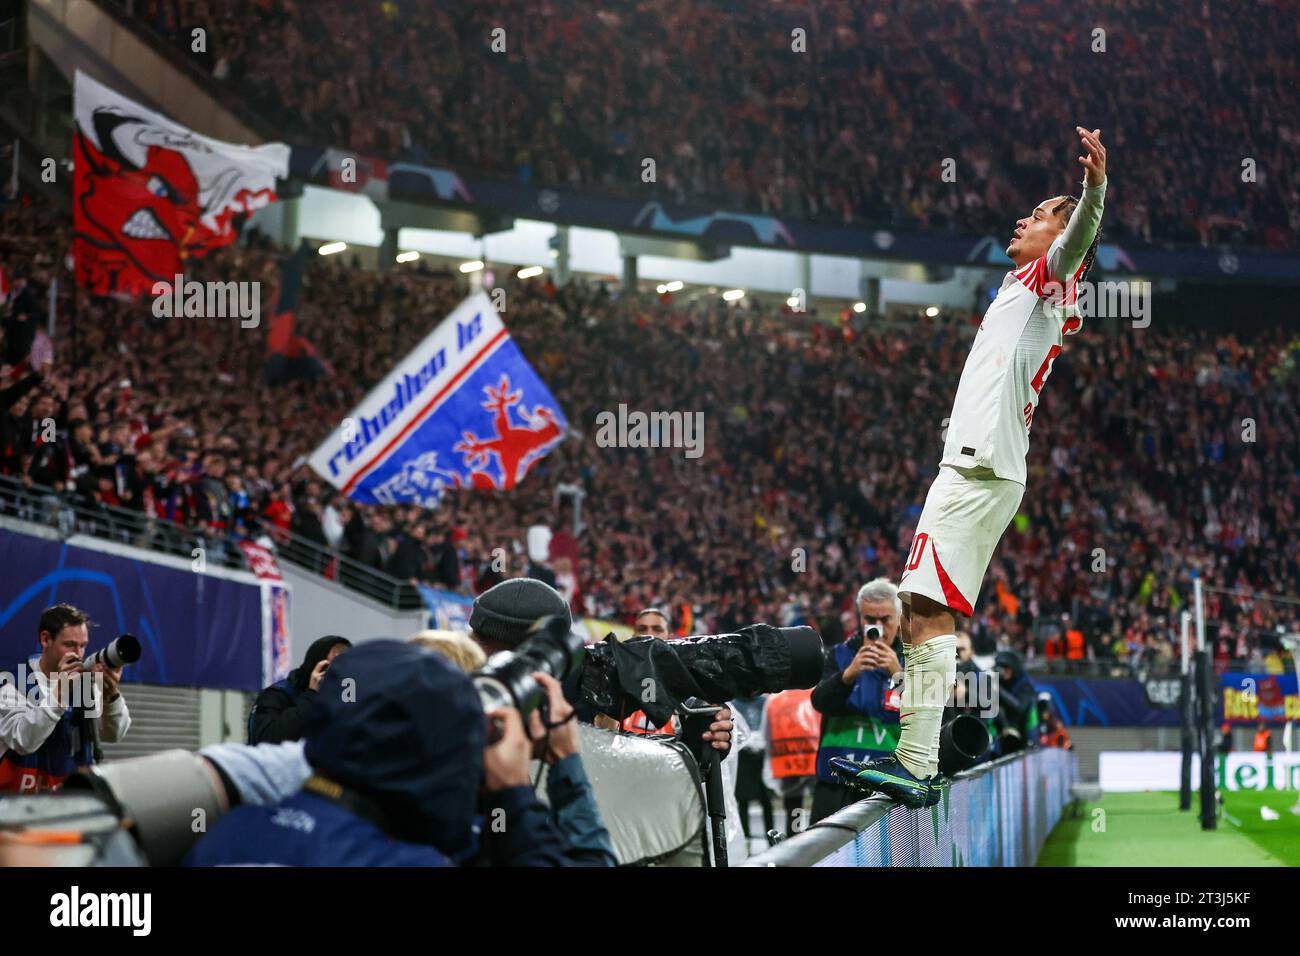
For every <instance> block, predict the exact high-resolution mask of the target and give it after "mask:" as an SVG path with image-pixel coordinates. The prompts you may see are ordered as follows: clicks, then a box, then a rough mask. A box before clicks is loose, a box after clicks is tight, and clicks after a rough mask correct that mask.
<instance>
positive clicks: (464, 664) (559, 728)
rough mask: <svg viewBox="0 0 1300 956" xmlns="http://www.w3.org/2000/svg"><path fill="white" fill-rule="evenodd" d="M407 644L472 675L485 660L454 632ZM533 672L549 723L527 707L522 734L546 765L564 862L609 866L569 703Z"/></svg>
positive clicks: (426, 634) (608, 847)
mask: <svg viewBox="0 0 1300 956" xmlns="http://www.w3.org/2000/svg"><path fill="white" fill-rule="evenodd" d="M410 643H412V644H418V645H419V646H421V647H425V648H428V649H429V650H431V651H433V652H434V653H435V654H439V655H441V656H443V657H445V658H447V659H448V660H449V661H451V662H452V663H453V664H455V665H456V666H457V667H458V668H460V669H461V670H462V671H464V672H465V673H467V674H471V675H472V674H473V673H474V672H475V671H478V670H480V669H481V668H482V667H483V664H484V663H485V661H484V654H483V650H482V648H480V647H479V646H478V645H477V644H476V643H474V641H473V640H472V639H471V638H469V637H467V636H466V635H464V634H462V633H461V632H459V631H421V632H420V633H418V634H416V635H414V636H413V637H412V638H411V639H410ZM533 677H534V679H536V680H537V682H538V683H540V684H541V685H542V688H543V689H544V690H545V691H546V698H547V710H546V716H547V720H549V724H548V723H546V722H544V721H543V719H542V715H541V713H540V712H539V711H533V712H532V713H530V714H529V715H528V736H529V738H530V739H531V740H532V741H534V744H533V753H532V756H533V759H535V760H540V761H542V762H543V763H545V764H546V766H547V773H546V802H547V804H548V806H549V807H550V812H551V819H552V820H553V821H554V822H555V825H556V827H558V828H559V830H560V832H561V834H563V835H564V837H565V838H566V840H567V842H568V846H567V847H566V849H565V857H566V859H567V863H568V864H569V865H572V866H615V865H617V862H618V861H617V859H615V857H614V848H613V846H612V844H611V843H610V840H609V832H608V831H607V830H606V829H605V822H604V820H602V819H601V816H600V810H599V808H598V807H597V806H596V798H595V795H594V794H593V793H592V790H591V783H590V782H589V781H588V780H587V773H586V771H585V770H584V769H583V767H582V758H581V756H580V755H579V750H580V745H579V740H578V728H577V724H576V721H575V720H574V717H575V716H576V715H575V713H574V708H573V705H572V704H570V703H569V702H568V701H567V700H565V699H564V690H563V688H562V687H561V686H560V682H559V681H557V680H556V679H555V678H553V677H551V676H550V675H549V674H543V673H541V672H540V671H539V672H536V673H534V674H533Z"/></svg>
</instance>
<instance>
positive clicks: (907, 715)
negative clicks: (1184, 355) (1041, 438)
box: [831, 126, 1106, 807]
mask: <svg viewBox="0 0 1300 956" xmlns="http://www.w3.org/2000/svg"><path fill="white" fill-rule="evenodd" d="M1076 132H1077V133H1078V134H1079V140H1080V142H1081V144H1082V149H1083V152H1084V155H1083V156H1080V157H1079V162H1080V163H1081V164H1082V165H1083V168H1084V188H1083V196H1082V198H1079V199H1076V198H1074V197H1072V196H1056V197H1053V198H1052V199H1047V200H1044V201H1043V202H1041V203H1039V204H1038V206H1037V207H1035V209H1034V211H1033V212H1032V213H1030V214H1029V215H1028V216H1026V217H1025V218H1023V219H1021V220H1019V221H1018V222H1017V223H1016V230H1015V233H1014V234H1013V235H1012V237H1011V243H1010V245H1008V246H1007V255H1008V256H1009V257H1010V258H1011V261H1012V262H1014V263H1015V269H1014V270H1012V271H1011V272H1008V273H1007V274H1006V276H1005V277H1004V278H1003V280H1002V288H1001V289H1000V290H999V292H998V295H997V298H996V299H994V300H993V303H992V304H991V305H990V306H989V308H988V311H987V312H986V313H985V314H984V321H983V323H981V324H980V327H979V331H978V332H977V333H976V335H975V342H974V344H973V345H972V346H971V350H970V355H969V357H968V358H967V359H966V367H965V368H964V369H963V370H962V373H961V381H960V382H959V383H958V385H957V397H956V398H955V399H954V401H953V406H952V416H951V419H950V421H949V425H948V434H947V439H946V441H945V443H944V448H943V459H942V460H941V461H940V463H939V475H938V477H937V478H936V479H935V480H934V483H933V484H931V485H930V491H929V494H927V495H926V498H925V508H924V510H923V511H922V512H921V520H920V521H918V522H917V526H916V536H915V537H914V538H913V540H912V550H911V552H910V554H909V555H908V558H907V566H906V569H905V571H904V573H903V577H902V581H901V582H900V584H899V587H898V592H899V594H898V596H899V598H900V599H901V600H902V601H903V625H902V633H903V641H904V642H905V645H906V664H905V667H904V679H903V697H902V713H901V714H900V717H901V723H902V735H901V737H900V738H899V741H898V747H897V749H896V751H895V753H894V756H892V757H888V758H884V759H880V760H871V761H867V762H866V763H858V762H856V761H853V760H847V759H841V758H835V759H832V760H831V764H832V765H833V766H834V768H835V772H836V773H837V774H839V775H840V776H841V777H843V778H844V779H845V780H846V782H848V783H850V784H853V785H854V786H857V787H859V788H860V789H863V790H866V791H869V792H878V793H883V794H886V795H888V796H890V797H892V798H894V799H895V800H898V801H899V802H900V803H903V804H905V805H907V806H910V807H920V806H932V805H933V804H935V803H937V802H938V798H939V793H940V785H941V783H940V780H939V775H938V769H939V729H940V720H941V719H942V716H943V708H944V704H945V703H946V702H947V698H948V693H949V691H950V689H951V688H952V685H953V681H954V679H955V677H956V667H957V651H956V636H955V634H956V629H955V618H954V615H955V614H958V613H960V614H964V615H967V616H969V615H970V614H971V613H972V612H973V610H974V608H973V606H972V605H973V602H974V601H975V599H976V598H977V596H978V594H979V589H980V582H981V581H982V580H983V579H984V572H985V570H987V568H988V564H989V560H990V559H991V558H992V557H993V549H994V548H995V547H997V543H998V540H999V539H1000V538H1001V537H1002V532H1003V531H1005V530H1006V527H1007V525H1008V524H1009V523H1010V521H1011V519H1012V517H1014V515H1015V513H1016V509H1017V508H1018V507H1019V506H1020V499H1021V497H1022V495H1023V494H1024V491H1025V456H1026V455H1027V454H1028V452H1029V428H1030V425H1032V424H1033V420H1034V410H1035V409H1036V408H1037V406H1038V396H1039V393H1040V392H1041V391H1042V388H1043V383H1044V382H1046V381H1047V376H1048V375H1050V374H1051V371H1052V362H1054V361H1055V360H1056V357H1057V356H1058V355H1059V354H1060V353H1061V345H1062V342H1063V337H1064V336H1066V335H1071V334H1073V333H1075V332H1078V331H1079V329H1080V328H1082V326H1083V319H1082V317H1081V316H1080V315H1079V309H1078V304H1077V300H1078V295H1077V283H1078V282H1079V281H1080V280H1081V279H1082V278H1083V277H1084V276H1086V275H1087V272H1088V269H1089V268H1090V267H1091V265H1092V260H1093V257H1094V256H1095V255H1096V251H1097V237H1098V228H1099V227H1100V225H1101V213H1102V199H1103V197H1104V196H1105V193H1106V148H1105V147H1104V146H1102V144H1101V130H1099V129H1098V130H1092V131H1091V132H1090V131H1088V130H1086V129H1084V128H1083V127H1081V126H1080V127H1076Z"/></svg>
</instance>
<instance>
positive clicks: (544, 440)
mask: <svg viewBox="0 0 1300 956" xmlns="http://www.w3.org/2000/svg"><path fill="white" fill-rule="evenodd" d="M567 430H568V422H567V421H566V420H565V417H564V414H563V412H561V411H560V407H559V404H558V403H557V402H556V401H555V398H554V396H552V395H551V393H550V391H549V390H548V389H547V388H546V385H545V383H544V382H543V381H542V380H541V379H540V378H539V377H538V376H537V373H536V372H535V371H534V370H533V368H532V366H531V365H529V364H528V361H527V359H525V358H524V356H523V353H521V352H520V351H519V347H518V346H517V345H515V343H514V340H512V339H511V338H510V334H509V333H508V332H507V331H506V327H505V324H504V323H503V322H502V321H501V317H500V316H499V315H498V314H497V312H496V310H495V309H494V308H493V307H492V303H491V300H489V298H488V297H487V295H486V294H484V293H482V292H478V293H476V294H474V295H472V296H470V297H469V298H468V299H466V300H465V301H464V302H462V303H461V304H460V305H458V306H457V307H456V308H455V309H454V310H453V311H452V313H451V314H450V315H448V316H447V318H446V319H444V320H443V321H442V322H441V323H440V324H439V325H438V327H437V328H436V329H434V330H433V331H432V332H430V333H429V335H427V336H426V337H425V338H424V340H423V341H422V342H420V344H419V345H417V346H416V347H415V349H413V350H412V351H411V353H410V354H409V355H407V356H406V358H404V359H402V361H401V362H399V363H398V364H397V367H396V368H394V369H393V370H392V371H391V372H390V373H389V374H388V377H387V378H385V379H384V380H383V381H382V382H380V383H379V385H377V386H375V388H374V389H372V390H371V392H370V394H369V395H367V396H366V397H365V398H364V399H363V400H362V401H361V403H360V404H359V405H358V406H357V407H356V408H354V409H353V410H352V411H351V412H350V413H349V414H348V415H347V417H345V418H344V419H343V421H342V422H340V423H339V426H338V427H337V428H335V429H334V431H333V432H332V433H331V434H330V436H329V437H328V438H327V439H325V441H324V442H322V443H321V445H320V447H319V448H317V449H316V450H315V451H314V452H312V455H311V457H310V459H309V462H310V464H311V466H312V468H314V469H315V470H316V471H317V472H318V473H319V474H320V475H321V476H322V477H324V478H325V480H326V481H328V482H329V483H330V484H332V485H333V486H334V487H335V488H338V489H340V490H341V491H343V492H344V493H345V494H347V495H348V496H349V497H350V498H353V499H354V500H356V501H363V502H370V503H372V504H406V503H412V504H420V505H424V506H426V507H429V508H436V507H437V506H438V505H439V504H440V503H441V502H442V496H443V494H444V493H446V492H447V491H448V490H450V489H457V488H497V489H508V488H513V487H514V486H515V485H516V484H517V483H518V482H519V481H520V480H521V479H522V478H523V477H524V475H526V474H527V473H528V469H529V468H530V467H532V465H533V464H534V463H535V462H537V461H538V460H540V459H541V458H543V457H544V456H545V455H546V454H547V453H548V452H549V451H550V450H551V449H552V448H554V447H555V446H556V445H557V444H559V442H560V441H561V440H562V439H563V438H564V435H565V432H566V431H567Z"/></svg>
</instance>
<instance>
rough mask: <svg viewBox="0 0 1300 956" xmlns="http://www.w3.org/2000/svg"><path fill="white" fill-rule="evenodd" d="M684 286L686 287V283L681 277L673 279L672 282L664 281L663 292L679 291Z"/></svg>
mask: <svg viewBox="0 0 1300 956" xmlns="http://www.w3.org/2000/svg"><path fill="white" fill-rule="evenodd" d="M684 288H686V283H685V282H683V281H682V280H681V279H674V280H673V281H672V282H665V283H664V291H665V292H681V291H682V289H684Z"/></svg>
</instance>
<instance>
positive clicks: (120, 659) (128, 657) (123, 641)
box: [81, 634, 141, 671]
mask: <svg viewBox="0 0 1300 956" xmlns="http://www.w3.org/2000/svg"><path fill="white" fill-rule="evenodd" d="M140 653H141V648H140V642H139V640H137V639H136V636H135V635H134V634H122V635H121V636H119V637H117V638H115V639H114V640H112V641H111V642H110V643H109V644H108V646H107V647H101V648H100V649H99V650H97V651H95V653H93V654H91V655H90V656H89V657H87V658H86V659H85V660H84V661H82V662H81V669H82V670H83V671H88V670H90V669H91V668H92V667H94V666H95V665H96V664H98V663H99V662H100V661H103V662H104V663H105V664H107V665H108V666H109V667H111V668H112V669H113V670H117V669H118V668H119V667H125V666H126V665H127V664H134V663H135V662H136V661H138V660H139V659H140Z"/></svg>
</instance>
